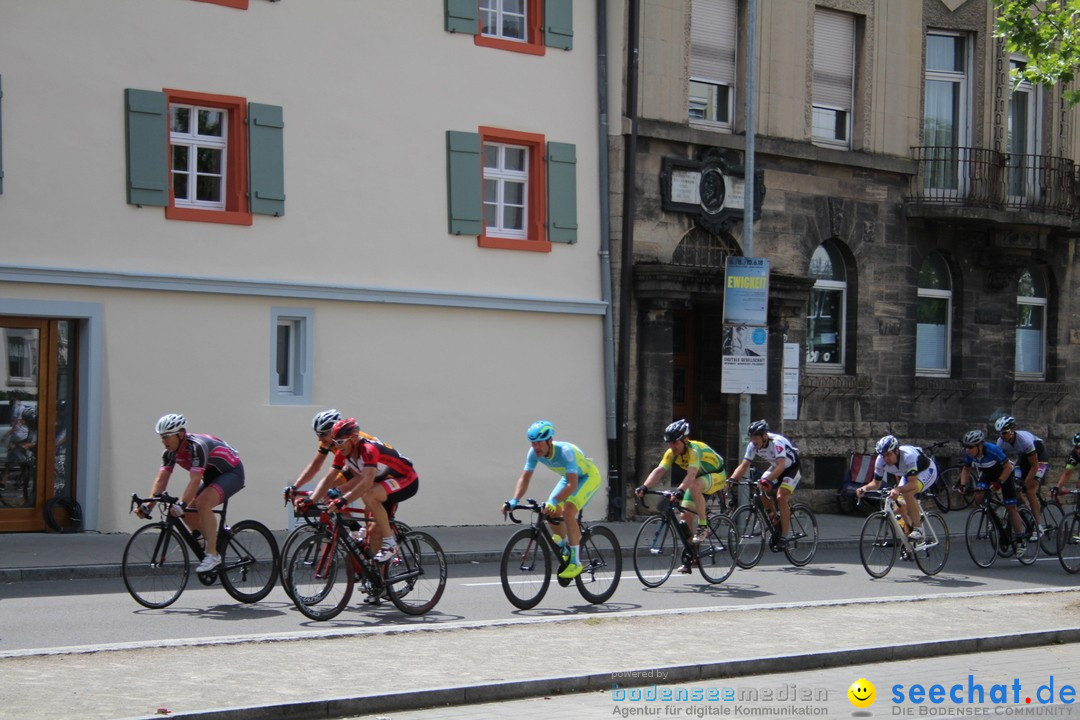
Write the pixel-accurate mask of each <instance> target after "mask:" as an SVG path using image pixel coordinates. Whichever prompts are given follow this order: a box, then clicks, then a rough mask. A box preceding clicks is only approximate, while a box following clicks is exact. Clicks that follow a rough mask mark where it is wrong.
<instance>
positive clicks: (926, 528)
mask: <svg viewBox="0 0 1080 720" xmlns="http://www.w3.org/2000/svg"><path fill="white" fill-rule="evenodd" d="M922 531H923V541H922V542H921V543H916V544H915V563H916V564H917V565H918V566H919V568H920V569H921V570H922V571H923V572H924V573H926V574H927V575H937V574H938V573H939V572H941V569H942V568H943V567H945V563H946V561H948V559H949V528H948V526H946V525H945V518H943V517H941V515H939V514H938V513H936V512H928V513H924V514H923V522H922Z"/></svg>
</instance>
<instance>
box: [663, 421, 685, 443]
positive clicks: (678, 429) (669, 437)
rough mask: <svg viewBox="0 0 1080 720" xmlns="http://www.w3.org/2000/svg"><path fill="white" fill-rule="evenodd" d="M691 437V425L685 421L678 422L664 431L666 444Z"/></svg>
mask: <svg viewBox="0 0 1080 720" xmlns="http://www.w3.org/2000/svg"><path fill="white" fill-rule="evenodd" d="M688 435H690V423H688V422H686V421H685V420H676V421H675V422H673V423H671V424H670V425H668V426H667V429H665V430H664V442H675V441H676V440H682V439H683V438H684V437H687V436H688Z"/></svg>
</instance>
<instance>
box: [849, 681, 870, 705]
mask: <svg viewBox="0 0 1080 720" xmlns="http://www.w3.org/2000/svg"><path fill="white" fill-rule="evenodd" d="M847 696H848V700H850V701H851V704H852V705H854V706H855V707H857V708H868V707H870V706H871V705H873V704H874V700H875V699H876V698H877V688H875V687H874V683H872V682H870V681H869V680H867V679H866V678H859V679H858V680H856V681H855V682H853V683H851V687H849V688H848V689H847Z"/></svg>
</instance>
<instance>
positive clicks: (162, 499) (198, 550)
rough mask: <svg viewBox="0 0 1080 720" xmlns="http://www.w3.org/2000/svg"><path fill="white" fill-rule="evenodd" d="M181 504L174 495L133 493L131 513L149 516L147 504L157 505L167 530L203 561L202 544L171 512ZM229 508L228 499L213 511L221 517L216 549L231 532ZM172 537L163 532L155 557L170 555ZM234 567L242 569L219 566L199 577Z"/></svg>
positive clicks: (185, 524) (203, 551)
mask: <svg viewBox="0 0 1080 720" xmlns="http://www.w3.org/2000/svg"><path fill="white" fill-rule="evenodd" d="M179 502H180V498H177V497H173V496H172V495H169V494H168V493H161V494H160V495H157V496H155V497H151V498H141V497H139V496H138V494H136V493H132V494H131V510H130V511H129V512H131V511H133V510H135V508H136V507H138V508H140V509H141V510H142V511H143V513H144V514H149V513H148V511H147V510H146V507H145V506H146V504H147V503H155V504H156V509H157V511H158V512H159V513H160V514H161V518H162V520H161V521H163V522H164V523H165V525H166V527H167V528H171V529H173V530H176V532H177V534H179V535H180V538H181V539H182V540H183V541H184V543H185V544H186V545H187V546H188V548H189V549H190V550H191V552H192V553H193V554H194V555H195V558H196V559H197V560H199V561H201V560H202V559H203V558H205V557H206V550H204V549H203V546H202V544H201V543H200V542H199V541H198V540H197V539H196V538H195V535H194V534H193V533H192V532H191V529H190V528H188V526H187V523H185V522H184V521H183V519H182V518H181V517H179V516H177V515H173V514H172V512H170V511H171V510H172V508H173V506H174V505H176V504H178V503H179ZM228 507H229V500H228V498H226V499H225V502H223V503H222V504H221V507H220V508H214V510H213V512H214V514H215V515H217V516H218V517H219V519H218V547H217V548H215V549H220V548H221V547H222V546H223V543H222V540H223V539H224V538H225V537H226V535H227V534H228V532H229V526H228V525H227V524H226V522H225V516H226V511H227V509H228ZM184 512H185V513H189V512H191V513H194V512H198V511H197V510H196V509H195V508H184ZM171 537H172V535H171V534H170V533H168V532H163V533H162V534H161V537H160V538H159V539H158V544H157V546H156V548H155V550H154V556H155V557H164V556H165V555H166V554H167V553H168V549H169V538H171ZM232 567H240V565H236V566H230V567H228V568H226V567H224V566H222V565H219V566H218V567H216V568H214V569H213V570H211V571H210V572H208V573H199V575H200V576H206V577H208V578H213V577H214V576H215V575H217V574H218V573H220V572H222V571H223V570H226V569H230V570H231V569H232Z"/></svg>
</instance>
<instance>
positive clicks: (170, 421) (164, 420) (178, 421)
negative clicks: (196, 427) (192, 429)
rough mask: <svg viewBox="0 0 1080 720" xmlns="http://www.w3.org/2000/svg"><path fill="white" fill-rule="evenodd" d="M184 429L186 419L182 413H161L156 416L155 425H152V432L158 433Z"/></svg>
mask: <svg viewBox="0 0 1080 720" xmlns="http://www.w3.org/2000/svg"><path fill="white" fill-rule="evenodd" d="M186 429H187V420H185V419H184V416H183V415H177V414H176V413H169V414H168V415H162V416H161V417H160V418H158V421H157V425H155V426H154V432H156V433H157V434H158V435H171V434H172V433H175V432H179V431H181V430H186Z"/></svg>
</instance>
